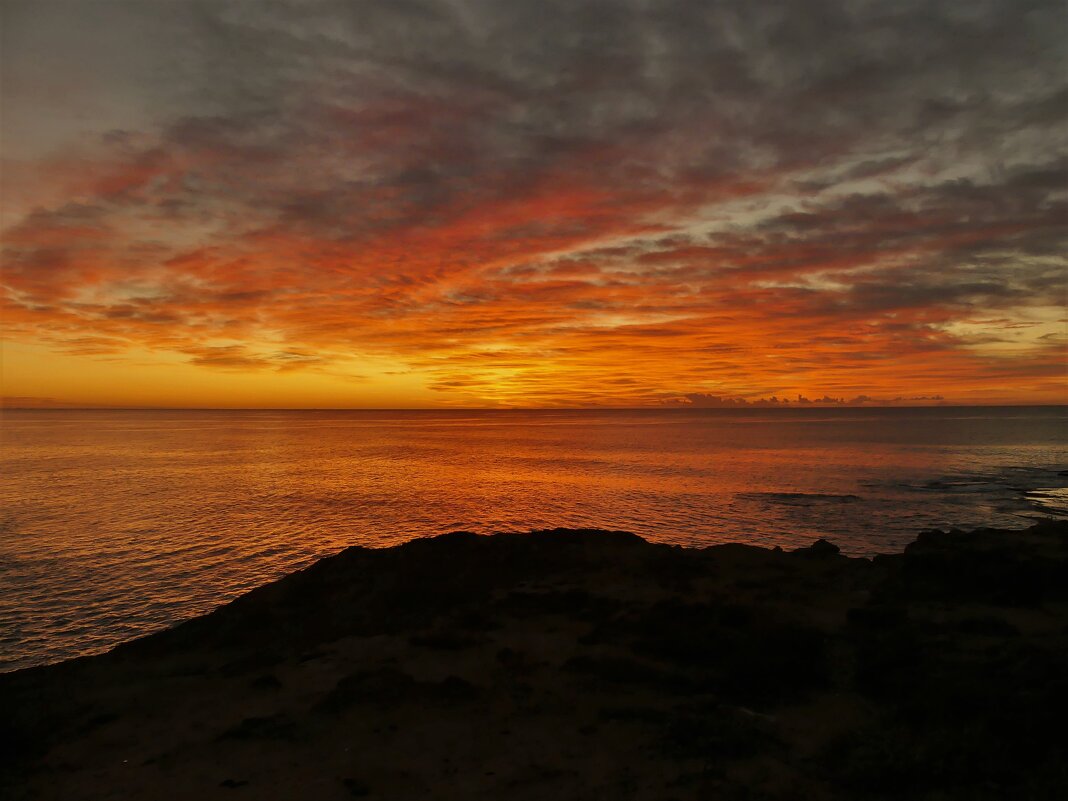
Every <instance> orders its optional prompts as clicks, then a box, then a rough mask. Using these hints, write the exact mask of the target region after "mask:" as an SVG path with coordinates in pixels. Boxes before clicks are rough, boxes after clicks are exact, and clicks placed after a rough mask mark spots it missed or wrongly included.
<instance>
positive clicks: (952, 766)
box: [0, 522, 1068, 801]
mask: <svg viewBox="0 0 1068 801" xmlns="http://www.w3.org/2000/svg"><path fill="white" fill-rule="evenodd" d="M0 710H3V712H2V713H0V749H2V754H3V756H2V757H0V760H2V763H0V790H2V793H0V794H2V795H3V797H4V798H10V799H52V798H55V799H60V798H63V799H67V798H78V799H104V798H123V799H205V798H226V799H230V798H242V797H244V798H255V799H295V798H300V799H346V798H356V797H365V798H371V799H374V798H380V799H481V798H487V799H496V798H507V799H510V800H518V801H522V800H523V799H554V800H555V799H587V798H611V799H657V800H660V799H665V800H666V799H678V801H683V800H684V799H703V798H716V799H794V798H811V799H864V798H872V799H923V798H927V799H958V798H959V799H1001V798H1020V799H1025V798H1026V799H1044V798H1050V799H1052V798H1054V797H1057V798H1059V797H1062V796H1061V793H1063V789H1064V787H1065V786H1068V761H1066V760H1065V759H1064V754H1065V753H1068V523H1064V522H1057V523H1052V522H1051V523H1043V524H1039V525H1036V526H1034V527H1032V528H1030V529H1027V530H1026V531H998V530H992V529H980V530H977V531H973V532H959V531H952V532H924V533H922V534H921V535H920V536H919V538H918V539H917V541H916V542H914V543H913V544H912V545H910V546H909V547H908V548H907V549H906V551H905V552H904V553H902V554H897V555H890V556H879V557H876V558H875V559H873V560H866V559H854V558H847V557H845V556H842V555H840V554H839V553H838V550H837V548H835V547H834V546H833V545H831V544H830V543H826V542H823V541H820V542H817V543H816V544H814V545H813V546H812V547H810V548H806V549H802V550H799V551H793V552H783V551H779V550H767V549H763V548H757V547H753V546H746V545H721V546H713V547H709V548H704V549H684V548H679V547H673V546H668V545H658V544H652V543H648V542H646V541H644V540H642V539H640V538H639V537H637V536H635V535H632V534H627V533H622V532H603V531H593V530H563V529H558V530H554V531H546V532H535V533H531V534H498V535H494V536H492V537H484V536H476V535H474V534H467V533H455V534H448V535H445V536H441V537H436V538H432V539H425V540H416V541H413V542H410V543H407V544H405V545H401V546H397V547H394V548H387V549H364V548H350V549H348V550H346V551H344V552H342V553H340V554H338V555H336V556H333V557H330V558H327V559H323V560H321V561H320V562H318V563H316V564H315V565H313V566H311V567H309V568H307V569H306V570H303V571H300V572H299V573H294V574H292V575H290V576H287V577H286V578H284V579H282V580H280V581H277V582H275V583H273V584H270V585H267V586H265V587H262V588H260V589H257V590H255V591H253V592H250V593H248V594H247V595H244V596H242V597H241V598H239V599H237V600H236V601H234V602H232V603H230V604H228V605H226V606H224V607H222V608H220V609H218V610H216V611H215V612H213V613H211V614H209V615H205V616H203V617H200V618H197V619H194V620H191V621H188V622H187V623H184V624H182V625H180V626H177V627H176V628H173V629H170V630H168V631H165V632H161V633H159V634H155V635H152V636H149V637H144V638H142V639H139V640H135V641H133V642H131V643H127V644H125V645H123V646H120V647H118V648H116V649H114V650H113V651H111V652H110V653H107V654H104V655H101V656H94V657H86V658H81V659H76V660H71V661H69V662H64V663H62V664H59V665H53V666H48V667H42V668H33V669H29V670H23V671H18V672H15V673H10V674H4V675H0Z"/></svg>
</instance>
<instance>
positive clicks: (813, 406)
mask: <svg viewBox="0 0 1068 801" xmlns="http://www.w3.org/2000/svg"><path fill="white" fill-rule="evenodd" d="M1037 408H1068V401H1066V402H1063V403H927V404H923V403H911V404H910V403H794V402H791V403H780V404H763V403H750V404H738V405H723V406H700V405H693V404H664V405H662V406H3V405H2V404H0V412H5V411H22V412H27V411H29V412H42V411H44V412H105V411H107V412H641V411H752V410H761V411H767V410H773V411H775V410H778V411H792V410H795V409H802V410H823V409H1037Z"/></svg>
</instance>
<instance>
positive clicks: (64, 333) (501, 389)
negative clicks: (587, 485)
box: [0, 0, 1068, 408]
mask: <svg viewBox="0 0 1068 801" xmlns="http://www.w3.org/2000/svg"><path fill="white" fill-rule="evenodd" d="M0 1H2V7H3V42H2V45H3V54H2V59H3V62H2V67H3V78H2V80H3V84H2V108H0V111H2V156H3V162H2V173H0V188H2V215H3V216H2V224H3V235H2V244H3V270H2V275H0V284H2V297H3V300H2V303H3V307H2V317H0V322H2V325H3V364H2V367H3V394H4V395H5V396H6V397H7V403H8V404H9V405H119V406H140V405H147V406H218V407H230V406H240V407H259V406H264V407H334V408H346V407H378V408H382V407H437V406H588V405H594V406H649V405H651V406H656V405H661V404H677V403H691V402H693V403H698V404H703V403H707V402H709V401H708V398H709V397H710V396H714V397H744V398H748V399H749V400H756V399H760V398H768V397H771V396H772V395H776V396H778V397H784V396H785V397H789V398H792V399H793V398H796V396H797V395H798V394H802V395H805V396H807V397H810V398H820V397H823V396H825V395H830V396H832V397H842V398H846V399H849V398H854V397H856V396H860V395H863V396H868V397H870V398H873V399H875V401H876V402H879V401H888V400H893V399H896V398H902V399H904V400H903V401H902V402H930V401H928V400H922V399H929V398H931V397H941V398H944V399H945V402H949V403H965V404H967V403H982V402H997V403H1041V402H1046V403H1050V402H1057V403H1061V402H1065V400H1066V398H1068V380H1066V344H1068V336H1066V331H1068V323H1066V311H1065V302H1066V286H1068V284H1066V267H1068V264H1066V258H1065V252H1066V248H1065V244H1066V242H1065V240H1066V238H1068V237H1066V230H1068V228H1066V225H1068V155H1066V148H1065V142H1066V122H1068V36H1066V33H1065V32H1066V30H1068V12H1066V6H1065V3H1064V2H1063V0H1048V1H1045V0H1043V1H1042V2H1030V0H1005V1H1004V2H985V1H984V0H967V2H939V1H938V0H919V1H916V2H912V1H910V0H895V1H894V2H885V0H871V1H862V0H834V1H826V2H825V1H824V0H805V1H804V2H789V3H772V2H752V0H749V1H744V0H739V1H738V2H713V1H711V0H709V1H700V2H699V1H698V0H684V1H682V2H674V1H673V0H649V1H648V2H623V1H622V0H617V1H615V2H587V1H586V0H570V2H561V3H555V2H547V0H507V2H504V1H503V0H501V1H495V2H488V1H487V2H467V1H466V0H390V1H389V2H385V1H381V2H329V1H324V2H317V1H315V0H309V1H308V2H273V1H268V0H260V1H258V2H240V1H238V2H234V1H233V0H228V2H222V1H221V0H219V1H218V2H209V1H208V0H202V1H201V2H181V1H180V0H158V1H157V2H152V1H151V0H131V2H110V1H109V0H72V2H55V1H54V0H0ZM911 399H921V400H918V401H917V400H911Z"/></svg>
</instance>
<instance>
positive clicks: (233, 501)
mask: <svg viewBox="0 0 1068 801" xmlns="http://www.w3.org/2000/svg"><path fill="white" fill-rule="evenodd" d="M1066 471H1068V408H1066V407H1011V408H1009V407H1001V408H974V407H972V408H923V409H914V408H913V409H904V408H897V409H866V408H837V407H836V408H827V409H811V408H810V409H792V410H781V409H769V410H754V409H723V410H683V409H670V410H652V411H444V412H438V411H434V412H430V411H388V412H380V411H329V412H328V411H110V410H109V411H103V410H101V411H96V410H94V411H81V410H32V411H31V410H11V411H5V412H4V413H3V415H2V417H0V476H2V478H0V671H3V670H13V669H17V668H21V667H27V666H31V665H37V664H42V663H47V662H53V661H57V660H60V659H64V658H68V657H71V656H74V655H80V654H88V653H95V652H100V651H104V650H107V649H108V648H110V647H112V646H114V645H116V644H117V643H119V642H122V641H124V640H127V639H130V638H133V637H137V636H140V635H142V634H146V633H148V632H151V631H155V630H158V629H160V628H163V627H166V626H169V625H172V624H174V623H176V622H178V621H180V620H183V619H185V618H189V617H192V616H194V615H197V614H199V613H202V612H205V611H207V610H210V609H212V608H214V607H216V606H218V605H220V604H222V603H225V602H226V601H228V600H230V599H232V598H234V597H235V596H237V595H239V594H241V593H243V592H245V591H247V590H249V589H252V588H253V587H256V586H258V585H260V584H263V583H265V582H267V581H270V580H272V579H275V578H278V577H280V576H282V575H284V574H286V573H288V572H291V571H293V570H295V569H297V568H300V567H304V566H306V565H308V564H309V563H311V562H312V561H314V560H315V559H317V558H319V557H322V556H325V555H327V554H331V553H335V552H337V551H339V550H341V549H343V548H345V547H347V546H349V545H364V546H371V547H383V546H388V545H394V544H397V543H400V542H404V541H406V540H409V539H412V538H415V537H426V536H432V535H435V534H439V533H442V532H447V531H454V530H458V529H466V530H470V531H477V532H485V533H489V532H494V531H514V530H522V531H526V530H530V529H537V528H549V527H555V526H569V527H582V526H589V527H597V528H610V529H625V530H629V531H633V532H636V533H638V534H640V535H642V536H643V537H646V538H647V539H650V540H655V541H658V542H668V543H677V544H681V545H687V546H705V545H711V544H714V543H722V542H732V541H739V542H748V543H754V544H757V545H763V546H775V545H778V546H781V547H783V548H788V549H789V548H796V547H799V546H803V545H806V544H808V543H810V542H811V541H812V540H814V539H816V538H817V537H826V538H828V539H830V540H832V541H833V542H835V543H837V544H839V545H840V546H841V547H842V549H843V551H844V552H846V553H849V554H852V555H865V556H868V555H873V554H875V553H889V552H895V551H900V550H901V549H903V548H904V546H905V545H906V544H908V543H909V542H911V541H912V540H913V539H915V536H916V533H917V532H918V531H919V530H921V529H924V528H932V527H942V528H946V527H951V526H957V527H961V528H969V527H977V526H983V525H986V526H999V527H1005V528H1023V527H1026V526H1027V525H1030V523H1031V522H1032V521H1034V520H1037V519H1042V518H1045V517H1051V516H1055V517H1068V475H1066ZM442 569H443V570H447V569H448V565H442Z"/></svg>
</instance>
